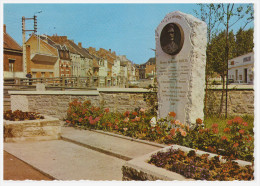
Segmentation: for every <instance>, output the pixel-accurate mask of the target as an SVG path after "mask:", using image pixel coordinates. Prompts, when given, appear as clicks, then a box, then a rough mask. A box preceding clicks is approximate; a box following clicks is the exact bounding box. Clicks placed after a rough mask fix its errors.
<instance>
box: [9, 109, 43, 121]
mask: <svg viewBox="0 0 260 186" xmlns="http://www.w3.org/2000/svg"><path fill="white" fill-rule="evenodd" d="M4 119H5V120H9V121H24V120H36V119H44V116H41V115H39V113H35V112H23V111H20V110H15V111H14V112H13V111H12V110H8V111H6V112H4Z"/></svg>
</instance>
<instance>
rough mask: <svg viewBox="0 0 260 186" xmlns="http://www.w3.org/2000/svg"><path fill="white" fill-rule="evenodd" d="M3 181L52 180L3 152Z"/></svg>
mask: <svg viewBox="0 0 260 186" xmlns="http://www.w3.org/2000/svg"><path fill="white" fill-rule="evenodd" d="M4 180H16V181H19V180H46V181H50V180H53V179H52V178H50V177H48V176H46V175H44V174H43V173H41V172H40V171H37V170H35V169H34V168H32V167H31V166H30V165H28V164H27V163H25V162H23V161H21V160H19V159H17V158H16V157H15V156H13V155H11V154H9V153H7V152H5V151H4Z"/></svg>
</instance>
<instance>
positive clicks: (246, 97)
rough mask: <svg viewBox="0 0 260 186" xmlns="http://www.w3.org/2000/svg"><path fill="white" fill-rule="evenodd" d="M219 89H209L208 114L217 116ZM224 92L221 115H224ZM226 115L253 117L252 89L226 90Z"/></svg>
mask: <svg viewBox="0 0 260 186" xmlns="http://www.w3.org/2000/svg"><path fill="white" fill-rule="evenodd" d="M221 92H222V91H221V89H209V90H208V99H207V110H208V113H209V114H217V113H219V109H220V100H221ZM225 103H226V92H224V101H223V107H222V113H223V114H224V113H225ZM227 103H228V114H229V115H245V114H247V115H254V90H253V89H229V90H228V101H227Z"/></svg>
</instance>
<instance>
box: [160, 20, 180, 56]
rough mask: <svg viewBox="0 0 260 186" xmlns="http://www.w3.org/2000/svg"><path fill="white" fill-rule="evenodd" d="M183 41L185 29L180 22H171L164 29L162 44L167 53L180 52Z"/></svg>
mask: <svg viewBox="0 0 260 186" xmlns="http://www.w3.org/2000/svg"><path fill="white" fill-rule="evenodd" d="M183 41H184V34H183V30H182V28H181V27H180V26H179V25H178V24H175V23H169V24H167V25H166V26H165V27H164V28H163V29H162V32H161V36H160V44H161V48H162V50H163V51H164V52H165V53H167V54H169V55H176V54H178V53H179V52H180V51H181V49H182V46H183Z"/></svg>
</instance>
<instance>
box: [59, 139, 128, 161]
mask: <svg viewBox="0 0 260 186" xmlns="http://www.w3.org/2000/svg"><path fill="white" fill-rule="evenodd" d="M61 140H63V141H67V142H70V143H74V144H76V145H79V146H82V147H85V148H88V149H91V150H94V151H97V152H100V153H103V154H106V155H109V156H113V157H116V158H119V159H122V160H126V161H129V160H131V159H132V158H130V157H127V156H124V155H121V154H117V153H114V152H111V151H108V150H104V149H101V148H98V147H95V146H91V145H88V144H85V143H82V142H79V141H76V140H72V139H69V138H66V137H63V136H61Z"/></svg>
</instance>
